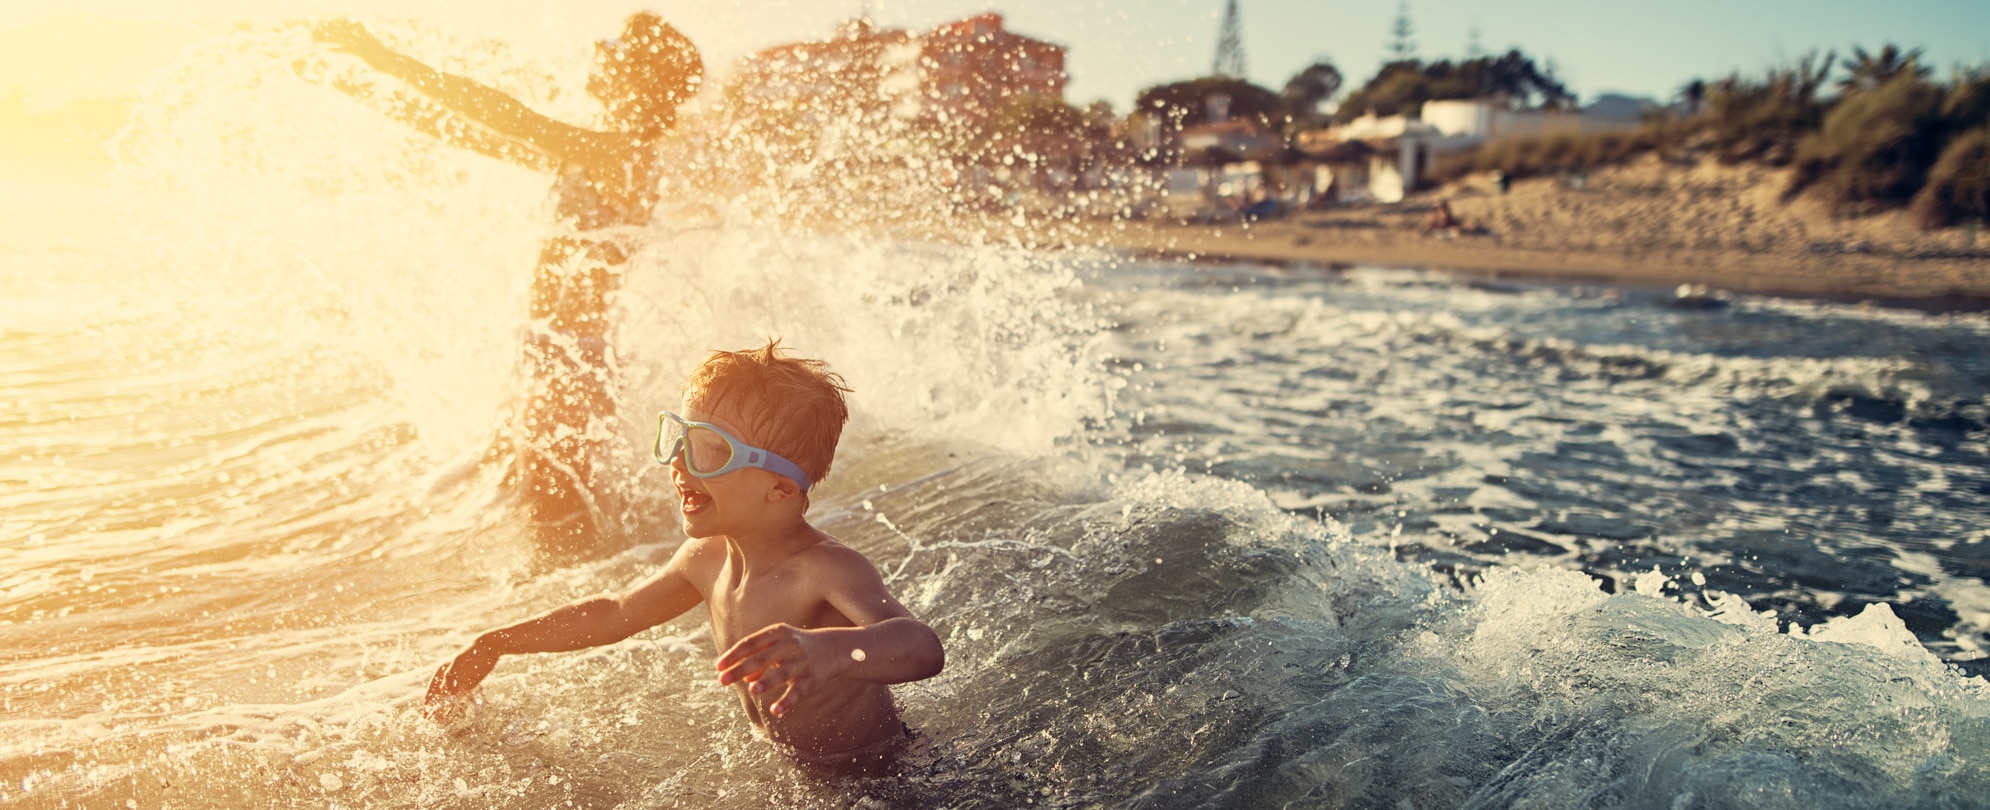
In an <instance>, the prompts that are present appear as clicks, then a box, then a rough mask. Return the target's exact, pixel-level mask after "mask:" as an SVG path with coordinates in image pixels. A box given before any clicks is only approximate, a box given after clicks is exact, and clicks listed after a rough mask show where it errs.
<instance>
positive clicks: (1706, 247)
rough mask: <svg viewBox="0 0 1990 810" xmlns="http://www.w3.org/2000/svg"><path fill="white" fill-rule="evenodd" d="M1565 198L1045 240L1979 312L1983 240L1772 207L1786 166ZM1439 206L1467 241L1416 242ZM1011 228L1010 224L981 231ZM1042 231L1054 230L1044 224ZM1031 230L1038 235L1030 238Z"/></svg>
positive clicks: (1456, 196) (1519, 185)
mask: <svg viewBox="0 0 1990 810" xmlns="http://www.w3.org/2000/svg"><path fill="white" fill-rule="evenodd" d="M1588 180H1589V182H1587V183H1585V184H1584V185H1583V187H1581V188H1579V189H1578V188H1570V187H1568V186H1567V184H1565V183H1562V182H1560V181H1558V180H1556V179H1553V178H1533V179H1528V180H1522V181H1518V182H1515V183H1513V184H1512V187H1511V190H1510V192H1509V193H1506V194H1499V193H1496V192H1494V191H1492V181H1491V178H1489V177H1483V176H1480V177H1470V178H1466V179H1464V180H1461V181H1459V182H1456V183H1453V184H1450V185H1447V186H1444V187H1441V188H1437V189H1432V190H1428V191H1423V192H1419V193H1417V194H1414V195H1411V196H1410V197H1408V198H1406V199H1405V200H1403V201H1402V202H1401V203H1395V204H1387V205H1384V204H1366V205H1353V206H1344V207H1337V208H1333V209H1329V210H1325V211H1302V212H1297V213H1295V214H1292V215H1289V216H1285V217H1281V218H1275V219H1266V220H1261V221H1258V222H1252V223H1244V222H1237V221H1230V222H1225V223H1220V224H1193V223H1186V222H1181V221H1178V220H1175V221H1171V220H1157V219H1148V220H1125V221H1118V222H1111V223H1100V222H1093V223H1090V224H1089V225H1081V224H1077V223H1073V226H1074V227H1073V228H1072V229H1071V230H1069V231H1066V233H1065V234H1064V237H1063V238H1062V239H1061V240H1053V241H1061V242H1062V243H1064V244H1067V245H1070V246H1073V247H1077V246H1087V247H1097V248H1104V249H1114V250H1120V251H1125V252H1127V253H1129V254H1131V255H1135V256H1152V257H1165V258H1168V259H1175V260H1190V261H1201V260H1211V261H1218V260H1233V261H1248V262H1263V263H1270V264H1278V265H1292V264H1314V265H1321V266H1326V267H1349V266H1357V265H1366V266H1376V267H1390V268H1414V269H1431V270H1444V271H1449V272H1454V273H1459V274H1463V275H1468V276H1474V277H1479V278H1490V279H1506V280H1514V281H1538V282H1557V283H1572V284H1581V283H1597V284H1612V285H1625V286H1644V287H1654V288H1663V287H1676V286H1678V285H1682V284H1693V285H1704V286H1705V287H1707V288H1708V290H1709V291H1710V292H1727V293H1738V294H1746V295H1764V296H1772V297H1779V298H1795V299H1811V300H1828V301H1837V302H1844V303H1860V302H1868V303H1871V304H1874V305H1879V306H1888V307H1897V308H1906V309H1915V310H1920V311H1925V312H1932V313H1942V312H1984V311H1990V235H1986V236H1984V237H1983V238H1980V239H1976V240H1973V242H1972V239H1971V238H1970V235H1969V234H1967V233H1965V232H1963V231H1962V229H1959V228H1958V229H1950V230H1947V231H1936V232H1926V231H1922V230H1920V229H1919V228H1917V227H1915V226H1914V225H1913V224H1912V223H1911V222H1910V221H1909V219H1908V216H1907V214H1906V212H1904V211H1892V212H1885V213H1881V214H1875V215H1870V216H1864V217H1841V216H1836V215H1834V214H1832V213H1830V212H1828V211H1826V210H1824V208H1823V207H1822V206H1821V205H1820V204H1818V203H1816V202H1814V201H1811V200H1807V199H1804V198H1797V199H1793V200H1788V201H1785V200H1783V199H1782V197H1781V191H1782V188H1783V187H1784V184H1785V183H1786V182H1787V170H1776V169H1768V168H1763V167H1753V166H1720V165H1717V164H1714V163H1712V162H1711V161H1707V162H1702V163H1699V164H1694V165H1689V166H1682V165H1679V164H1675V163H1668V162H1663V161H1659V160H1657V159H1656V158H1652V159H1647V160H1644V161H1640V162H1637V163H1634V164H1631V165H1628V166H1616V167H1609V168H1605V169H1599V170H1597V171H1595V172H1593V173H1592V174H1591V176H1590V177H1589V178H1588ZM1440 200H1442V201H1447V202H1449V203H1450V204H1451V206H1452V208H1453V210H1454V211H1455V212H1456V214H1457V216H1458V218H1459V219H1460V220H1462V221H1464V222H1466V223H1469V224H1472V225H1475V226H1478V228H1476V229H1475V230H1482V231H1483V232H1482V233H1476V234H1474V233H1457V234H1428V235H1427V234H1425V233H1423V232H1422V225H1423V222H1424V218H1425V217H1426V216H1427V215H1428V214H1429V212H1430V211H1431V210H1433V209H1434V208H1435V207H1436V205H1437V203H1438V202H1439V201H1440ZM995 230H999V231H1006V232H1007V233H1010V234H1015V230H1014V229H1013V227H1010V228H1000V227H998V228H996V229H995ZM1043 230H1052V231H1054V230H1057V229H1055V228H1051V229H1043ZM1038 235H1042V234H1041V231H1039V234H1038Z"/></svg>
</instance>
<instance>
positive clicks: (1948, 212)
mask: <svg viewBox="0 0 1990 810" xmlns="http://www.w3.org/2000/svg"><path fill="white" fill-rule="evenodd" d="M1912 210H1913V212H1914V219H1915V220H1916V221H1917V222H1919V223H1920V224H1921V227H1923V228H1928V229H1930V230H1932V229H1935V228H1946V227H1949V226H1952V225H1956V224H1960V223H1963V222H1968V221H1972V220H1974V221H1978V222H1980V221H1983V220H1985V219H1990V127H1978V128H1976V129H1972V130H1968V131H1966V132H1963V133H1962V134H1960V135H1957V136H1956V137H1954V138H1951V139H1949V143H1948V147H1947V148H1944V149H1943V150H1942V156H1941V158H1940V159H1939V160H1936V161H1935V166H1934V168H1933V169H1931V170H1929V172H1928V181H1927V184H1926V185H1925V186H1923V187H1922V188H1921V192H1920V193H1919V194H1916V195H1914V203H1913V208H1912Z"/></svg>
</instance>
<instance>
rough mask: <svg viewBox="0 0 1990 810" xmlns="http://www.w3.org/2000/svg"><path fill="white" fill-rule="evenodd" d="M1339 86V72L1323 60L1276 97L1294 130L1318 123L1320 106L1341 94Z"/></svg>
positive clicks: (1287, 85) (1295, 77) (1287, 84)
mask: <svg viewBox="0 0 1990 810" xmlns="http://www.w3.org/2000/svg"><path fill="white" fill-rule="evenodd" d="M1340 86H1341V75H1340V69H1339V68H1336V67H1334V63H1333V62H1330V61H1328V60H1327V59H1326V58H1325V57H1322V58H1320V59H1318V60H1315V61H1314V62H1313V64H1311V65H1307V66H1306V69H1305V70H1301V71H1299V72H1298V73H1297V74H1294V75H1293V77H1292V78H1291V79H1290V80H1288V81H1286V83H1285V89H1284V90H1282V91H1280V92H1279V94H1278V97H1279V100H1280V101H1281V102H1283V103H1284V105H1285V115H1286V117H1287V119H1289V120H1290V121H1291V122H1292V123H1293V124H1294V125H1295V126H1298V125H1306V124H1311V123H1313V122H1315V121H1317V120H1318V119H1319V117H1320V105H1321V104H1322V103H1324V102H1326V101H1327V100H1328V99H1331V98H1333V97H1334V94H1335V93H1338V92H1340Z"/></svg>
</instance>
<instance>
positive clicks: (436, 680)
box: [422, 644, 498, 721]
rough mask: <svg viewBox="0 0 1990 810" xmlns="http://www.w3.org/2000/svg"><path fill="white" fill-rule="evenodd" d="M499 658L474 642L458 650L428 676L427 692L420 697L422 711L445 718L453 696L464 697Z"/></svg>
mask: <svg viewBox="0 0 1990 810" xmlns="http://www.w3.org/2000/svg"><path fill="white" fill-rule="evenodd" d="M497 659H498V657H497V656H495V655H491V654H488V653H485V652H484V651H483V650H482V649H480V648H479V647H478V646H477V645H475V644H472V645H470V647H469V649H466V650H464V651H462V652H461V653H458V654H457V655H456V657H455V658H454V659H451V660H450V661H449V663H446V664H443V665H442V666H441V667H438V668H436V670H435V676H434V677H432V678H429V679H428V694H427V695H426V696H424V697H423V698H422V711H423V712H424V713H425V714H427V715H428V716H429V719H431V720H437V721H441V720H446V719H447V718H448V716H449V715H450V714H452V712H451V707H452V703H451V701H452V700H453V699H454V698H458V697H461V696H463V695H464V694H465V693H467V692H469V691H470V690H472V689H475V688H477V684H480V683H483V682H484V677H485V676H487V675H489V674H491V670H492V669H494V668H496V667H497Z"/></svg>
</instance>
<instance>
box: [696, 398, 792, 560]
mask: <svg viewBox="0 0 1990 810" xmlns="http://www.w3.org/2000/svg"><path fill="white" fill-rule="evenodd" d="M700 404H702V403H700ZM740 416H741V415H740V414H739V412H738V410H737V409H736V408H733V407H730V406H729V405H728V404H727V403H720V404H719V405H718V406H717V407H714V408H712V409H711V410H705V409H704V408H700V407H697V406H696V405H694V404H693V403H691V402H689V401H686V402H685V403H684V417H685V418H686V419H690V420H693V421H698V422H709V423H711V424H713V425H716V426H718V427H719V428H720V429H722V430H724V431H726V432H727V433H730V434H732V435H733V436H736V437H738V438H739V439H740V440H741V441H745V442H758V441H759V440H760V438H759V436H758V435H757V434H756V432H755V431H750V430H744V429H742V428H741V424H742V423H743V422H744V421H745V420H743V419H741V418H740ZM670 477H671V481H672V483H673V484H675V485H676V487H677V499H678V512H679V514H681V515H682V516H683V519H684V533H685V534H687V535H689V536H691V537H710V536H713V535H720V534H725V535H730V534H735V533H737V532H739V531H742V530H748V529H750V526H748V525H744V524H741V521H749V522H750V520H751V519H752V518H753V517H754V516H756V515H757V514H758V512H759V511H760V510H759V509H756V508H754V507H755V506H756V502H759V501H764V500H766V497H767V489H768V488H769V487H770V486H774V485H776V484H777V483H778V482H779V481H781V480H784V479H781V477H780V476H777V475H775V474H774V473H771V472H768V471H766V470H762V469H754V468H742V469H738V470H734V471H732V472H729V473H725V474H723V475H716V476H712V477H710V478H699V477H697V476H694V475H691V474H690V471H688V470H687V469H685V467H684V456H683V454H682V453H680V454H678V456H676V457H675V458H673V459H671V462H670Z"/></svg>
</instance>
